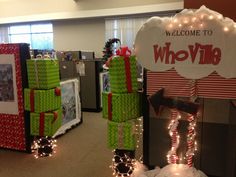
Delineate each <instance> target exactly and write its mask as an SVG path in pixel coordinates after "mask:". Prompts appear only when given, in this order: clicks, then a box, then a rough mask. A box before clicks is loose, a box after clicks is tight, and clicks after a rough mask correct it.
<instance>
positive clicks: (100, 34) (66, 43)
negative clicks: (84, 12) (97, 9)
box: [53, 18, 105, 57]
mask: <svg viewBox="0 0 236 177" xmlns="http://www.w3.org/2000/svg"><path fill="white" fill-rule="evenodd" d="M53 35H54V48H55V50H92V51H95V56H96V57H102V50H103V47H104V45H105V41H104V40H105V21H104V19H103V18H99V19H98V18H96V19H87V20H85V19H83V20H67V21H56V22H53Z"/></svg>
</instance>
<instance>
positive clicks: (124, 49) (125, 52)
mask: <svg viewBox="0 0 236 177" xmlns="http://www.w3.org/2000/svg"><path fill="white" fill-rule="evenodd" d="M116 55H119V56H123V57H130V55H131V50H130V49H129V48H128V47H127V46H125V47H120V49H118V50H117V51H116Z"/></svg>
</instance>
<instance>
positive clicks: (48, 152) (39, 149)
mask: <svg viewBox="0 0 236 177" xmlns="http://www.w3.org/2000/svg"><path fill="white" fill-rule="evenodd" d="M56 142H57V141H56V140H55V139H52V138H48V137H41V138H39V139H38V140H35V141H34V142H33V145H32V148H31V149H32V152H34V153H35V155H34V157H35V158H36V159H37V158H39V157H47V156H49V157H51V156H52V154H54V153H56V151H55V147H57V145H56Z"/></svg>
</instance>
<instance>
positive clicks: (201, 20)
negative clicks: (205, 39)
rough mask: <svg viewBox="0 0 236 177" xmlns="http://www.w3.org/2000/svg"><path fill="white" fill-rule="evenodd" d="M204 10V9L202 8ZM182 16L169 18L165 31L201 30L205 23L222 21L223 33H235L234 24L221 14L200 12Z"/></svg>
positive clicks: (235, 25) (235, 27)
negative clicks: (178, 29)
mask: <svg viewBox="0 0 236 177" xmlns="http://www.w3.org/2000/svg"><path fill="white" fill-rule="evenodd" d="M203 8H205V7H203ZM181 15H182V14H178V15H176V16H175V17H173V18H171V20H170V22H168V23H167V29H169V30H171V29H177V28H189V29H193V28H194V29H196V28H199V29H201V28H203V27H206V23H207V21H211V20H217V21H224V26H223V28H222V31H223V32H225V33H226V32H229V31H234V32H236V23H235V22H234V21H233V20H232V19H229V18H224V17H223V15H222V14H219V13H216V12H213V11H212V12H206V11H205V12H204V10H201V12H196V13H192V14H191V13H189V14H188V15H186V16H185V17H182V16H181Z"/></svg>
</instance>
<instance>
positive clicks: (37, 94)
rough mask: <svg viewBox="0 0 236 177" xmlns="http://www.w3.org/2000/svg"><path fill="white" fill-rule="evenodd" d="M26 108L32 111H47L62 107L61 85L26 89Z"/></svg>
mask: <svg viewBox="0 0 236 177" xmlns="http://www.w3.org/2000/svg"><path fill="white" fill-rule="evenodd" d="M24 106H25V110H27V111H31V112H36V113H40V112H47V111H52V110H56V109H59V108H60V107H61V93H60V87H57V88H54V89H48V90H33V89H28V88H26V89H24Z"/></svg>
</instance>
